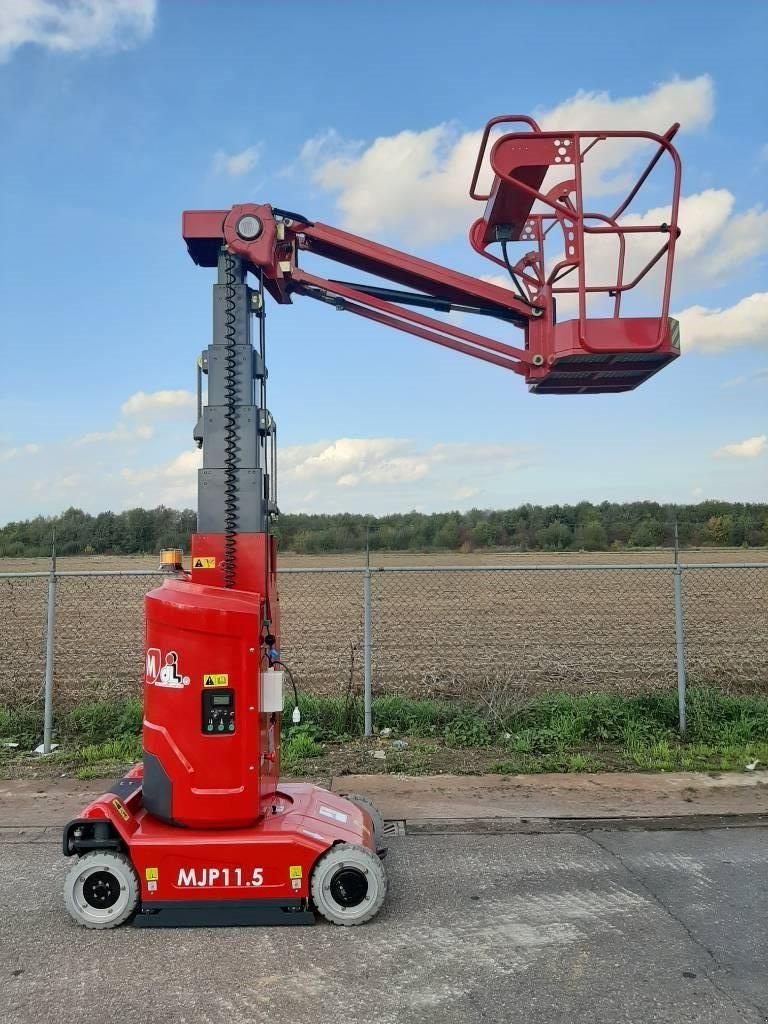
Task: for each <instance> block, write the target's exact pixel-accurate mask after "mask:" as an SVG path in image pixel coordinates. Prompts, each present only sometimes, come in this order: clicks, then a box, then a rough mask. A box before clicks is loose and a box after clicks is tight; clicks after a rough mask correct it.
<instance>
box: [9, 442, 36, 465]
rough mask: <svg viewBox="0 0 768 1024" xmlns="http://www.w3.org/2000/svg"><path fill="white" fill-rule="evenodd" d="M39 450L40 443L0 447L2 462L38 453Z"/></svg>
mask: <svg viewBox="0 0 768 1024" xmlns="http://www.w3.org/2000/svg"><path fill="white" fill-rule="evenodd" d="M39 451H40V445H39V444H21V445H17V446H16V447H15V448H3V449H0V462H10V461H11V459H19V458H22V457H23V456H25V455H37V453H38V452H39Z"/></svg>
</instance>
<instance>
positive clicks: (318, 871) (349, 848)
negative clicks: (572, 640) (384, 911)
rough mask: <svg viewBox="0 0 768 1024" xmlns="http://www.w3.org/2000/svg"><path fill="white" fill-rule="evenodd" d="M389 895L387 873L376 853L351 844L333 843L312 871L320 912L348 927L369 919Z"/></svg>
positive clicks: (323, 915)
mask: <svg viewBox="0 0 768 1024" xmlns="http://www.w3.org/2000/svg"><path fill="white" fill-rule="evenodd" d="M386 895H387V875H386V872H385V870H384V865H383V864H382V863H381V861H380V860H379V858H378V857H377V856H376V854H375V853H371V851H370V850H366V849H365V848H364V847H362V846H354V845H353V844H352V843H339V844H338V845H337V846H333V847H332V848H331V849H330V850H329V851H328V852H327V853H324V854H323V856H322V857H321V858H320V859H319V860H318V862H317V864H316V865H315V868H314V871H313V872H312V899H313V901H314V904H315V907H316V908H317V911H318V913H319V914H320V915H321V916H322V917H324V918H325V919H326V921H330V922H331V923H332V924H340V925H345V926H347V927H349V926H351V925H356V924H363V922H364V921H370V919H371V918H372V917H375V916H376V914H378V912H379V910H380V909H381V905H382V903H383V902H384V897H385V896H386Z"/></svg>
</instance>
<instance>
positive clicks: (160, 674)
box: [144, 647, 189, 690]
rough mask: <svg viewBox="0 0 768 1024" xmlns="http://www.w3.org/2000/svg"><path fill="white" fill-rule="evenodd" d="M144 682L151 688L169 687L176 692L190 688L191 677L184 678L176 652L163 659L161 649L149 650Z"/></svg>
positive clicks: (150, 648)
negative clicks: (186, 687) (183, 688)
mask: <svg viewBox="0 0 768 1024" xmlns="http://www.w3.org/2000/svg"><path fill="white" fill-rule="evenodd" d="M144 680H145V682H147V683H149V685H150V686H167V687H169V688H170V689H174V690H180V689H181V688H182V687H184V686H189V676H183V675H182V674H181V672H180V671H179V656H178V654H177V653H176V651H169V652H168V653H167V654H166V655H165V657H163V654H162V652H161V650H160V648H159V647H148V648H147V660H146V666H145V670H144Z"/></svg>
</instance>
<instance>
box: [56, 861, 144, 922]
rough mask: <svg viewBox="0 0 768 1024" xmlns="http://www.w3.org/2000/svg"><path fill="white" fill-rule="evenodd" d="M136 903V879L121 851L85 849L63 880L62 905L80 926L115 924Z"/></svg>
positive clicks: (137, 883) (126, 915)
mask: <svg viewBox="0 0 768 1024" xmlns="http://www.w3.org/2000/svg"><path fill="white" fill-rule="evenodd" d="M138 903H139V879H138V877H137V875H136V872H135V871H134V868H133V865H132V864H131V862H130V861H129V860H128V858H127V857H125V856H123V854H122V853H112V852H111V851H109V850H103V851H97V850H95V851H94V852H93V853H86V854H85V855H84V856H83V857H80V858H79V859H78V860H77V862H76V863H75V864H73V866H72V868H71V869H70V871H69V872H68V874H67V877H66V879H65V881H64V905H65V907H66V908H67V910H68V911H69V914H70V916H71V917H73V918H74V920H75V921H76V922H77V923H78V924H79V925H82V927H83V928H117V926H118V925H120V924H123V922H125V921H127V920H128V918H129V917H131V916H132V915H133V914H134V912H135V911H136V907H137V906H138Z"/></svg>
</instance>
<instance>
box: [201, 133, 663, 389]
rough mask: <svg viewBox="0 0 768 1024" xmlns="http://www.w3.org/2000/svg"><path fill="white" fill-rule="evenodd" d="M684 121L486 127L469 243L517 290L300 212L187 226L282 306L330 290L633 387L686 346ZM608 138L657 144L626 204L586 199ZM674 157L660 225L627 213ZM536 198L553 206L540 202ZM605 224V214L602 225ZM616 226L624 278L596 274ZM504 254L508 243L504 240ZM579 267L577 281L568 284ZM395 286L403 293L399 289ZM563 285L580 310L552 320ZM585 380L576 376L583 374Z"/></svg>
mask: <svg viewBox="0 0 768 1024" xmlns="http://www.w3.org/2000/svg"><path fill="white" fill-rule="evenodd" d="M505 123H522V124H525V125H526V126H527V127H528V129H529V130H528V131H524V132H507V133H505V134H502V135H501V136H500V137H499V138H498V139H497V140H496V141H495V142H494V144H493V146H492V147H491V150H490V156H489V157H488V160H489V163H490V168H491V171H492V172H493V182H492V186H491V189H490V191H489V192H487V193H482V192H480V191H479V190H478V179H479V176H480V172H481V169H482V167H483V164H484V161H485V160H486V154H487V151H488V146H489V141H490V139H491V135H492V133H493V132H494V130H495V129H497V128H498V126H499V125H501V124H505ZM678 127H679V126H678V125H677V124H674V125H672V127H671V128H670V129H669V130H668V131H667V132H666V133H664V134H663V135H659V134H656V133H654V132H646V131H621V132H620V131H599V132H586V131H576V132H557V131H542V130H541V128H540V127H539V126H538V124H537V123H536V122H535V121H534V120H533V119H532V118H529V117H526V116H523V115H502V116H500V117H496V118H493V119H492V120H491V121H489V122H488V124H487V125H486V127H485V131H484V133H483V137H482V141H481V145H480V151H479V153H478V157H477V162H476V165H475V169H474V173H473V176H472V181H471V184H470V190H469V193H470V196H471V197H472V198H473V199H476V200H479V201H483V202H485V203H486V208H485V213H484V215H483V217H481V218H480V219H479V220H477V221H476V222H475V223H474V224H473V225H472V228H471V229H470V233H469V239H470V244H471V246H472V248H473V249H474V250H475V251H476V252H478V253H479V254H480V255H482V256H484V257H485V258H487V259H489V260H491V261H492V262H493V263H494V264H495V265H497V266H499V267H503V268H504V269H505V270H509V271H510V277H511V278H513V277H514V278H516V284H517V285H518V286H519V291H518V293H517V294H515V292H514V291H512V290H511V289H508V288H505V287H501V286H499V285H497V284H493V283H491V282H488V281H483V280H480V279H477V278H474V277H471V276H469V275H467V274H462V273H459V272H458V271H455V270H451V269H449V268H447V267H443V266H440V265H439V264H435V263H430V262H429V261H427V260H423V259H420V258H419V257H416V256H413V255H411V254H409V253H404V252H401V251H399V250H397V249H392V248H389V247H388V246H384V245H381V244H379V243H377V242H373V241H370V240H369V239H365V238H362V237H360V236H358V235H354V234H352V233H350V232H347V231H342V230H340V229H339V228H335V227H331V226H329V225H327V224H321V223H313V222H311V221H309V220H308V219H306V218H304V217H301V216H299V215H296V214H291V213H285V212H283V211H278V210H273V208H272V207H271V206H269V205H266V204H252V203H247V204H242V205H238V206H234V207H233V208H232V209H231V210H206V211H200V210H193V211H187V212H186V213H184V216H183V224H182V233H183V235H184V238H185V239H186V242H187V246H188V248H189V251H190V254H191V256H192V258H193V259H194V260H195V262H196V263H198V264H200V265H202V266H215V263H216V258H217V254H218V251H219V249H220V247H221V246H222V245H225V246H227V247H228V248H229V249H230V250H231V251H232V252H233V253H235V254H237V255H238V256H241V257H242V258H243V259H244V260H245V261H246V263H247V265H248V266H249V267H250V269H252V270H253V271H254V272H256V273H260V274H263V275H264V281H265V286H266V288H267V289H268V290H269V291H270V293H271V295H272V296H273V298H274V299H275V300H276V301H277V302H279V303H290V302H291V301H292V296H293V295H294V294H301V295H308V296H310V297H313V298H318V299H322V300H323V301H326V302H329V303H331V304H332V305H334V306H335V307H336V308H337V309H341V310H345V311H347V312H350V313H354V314H356V315H357V316H362V317H365V318H366V319H369V320H373V321H375V322H377V323H380V324H383V325H384V326H387V327H394V328H396V329H398V330H401V331H405V332H407V333H409V334H412V335H415V336H416V337H419V338H422V339H424V340H426V341H431V342H433V343H436V344H438V345H442V346H444V347H446V348H449V349H453V350H454V351H457V352H460V353H462V354H464V355H471V356H473V357H474V358H477V359H481V360H483V361H485V362H489V363H493V364H494V365H497V366H501V367H503V368H505V369H509V370H512V371H513V372H514V373H517V374H520V375H522V376H524V377H525V379H526V381H527V382H528V384H529V386H530V387H531V390H535V391H565V392H570V393H594V392H601V391H621V390H629V389H630V388H633V387H636V386H637V385H638V384H639V383H641V382H642V381H643V380H645V379H646V378H647V377H649V376H650V375H651V374H652V373H655V372H656V371H657V370H658V369H660V368H661V366H663V365H665V364H666V363H667V362H670V361H671V360H672V359H674V358H676V356H677V355H678V354H679V349H678V340H677V329H676V324H675V323H674V322H673V321H670V319H669V308H670V297H671V288H672V273H673V266H674V255H675V244H676V241H677V237H678V235H679V226H678V213H679V203H680V185H681V165H680V157H679V155H678V153H677V151H676V149H675V148H674V146H673V145H672V139H673V138H674V136H675V134H676V132H677V130H678ZM610 140H625V141H629V142H645V143H652V144H655V145H656V147H657V148H656V151H655V153H654V155H653V156H652V157H651V159H650V161H649V162H648V164H647V166H646V167H645V169H644V170H643V172H642V173H641V175H640V177H639V178H638V180H637V182H636V184H635V185H634V186H633V187H632V189H631V190H630V192H629V194H628V195H627V197H626V198H625V199H624V201H623V202H622V203H621V204H620V205H619V206H618V207H617V208H616V209H615V210H613V211H612V212H611V213H602V212H599V211H590V210H588V209H586V208H585V197H584V181H583V172H582V165H583V163H584V161H585V158H587V156H588V154H589V153H590V152H592V151H593V150H594V149H595V147H596V146H597V145H598V144H599V143H601V142H606V141H610ZM664 156H667V157H668V158H669V159H670V160H671V163H672V198H671V204H670V213H669V218H668V220H667V221H666V222H664V223H661V224H653V225H648V224H632V223H627V222H626V221H625V220H622V218H623V217H624V215H625V214H626V211H627V210H628V208H629V207H630V205H631V203H632V202H633V200H634V199H635V198H636V196H637V195H638V193H639V191H640V189H641V188H642V187H643V185H644V184H645V183H646V181H647V180H648V178H649V176H650V175H651V173H652V172H653V171H654V169H655V168H656V166H657V165H658V164H659V162H660V160H661V159H662V157H664ZM551 168H555V169H558V168H563V169H566V168H567V169H569V170H571V169H572V171H573V175H572V177H571V176H569V177H568V179H567V180H564V181H559V182H558V183H557V184H556V185H554V186H553V187H551V188H550V189H549V190H548V191H542V185H543V182H544V179H545V176H546V174H547V172H548V171H549V170H550V169H551ZM535 204H538V206H539V207H541V208H542V210H539V209H538V208H537V209H536V212H534V206H535ZM245 216H251V217H256V218H258V220H259V222H260V223H261V225H262V230H261V233H260V234H259V236H258V237H257V238H255V239H250V240H249V239H245V238H242V237H241V236H240V235H239V234H238V229H237V228H238V224H239V222H240V221H241V219H242V218H243V217H245ZM594 222H597V223H594ZM555 226H559V227H560V229H561V232H560V235H561V236H562V245H563V256H562V258H561V259H559V260H558V262H557V264H556V265H555V266H554V267H553V268H552V270H551V271H550V273H549V274H546V273H545V245H546V242H547V240H548V237H549V236H550V234H551V232H552V229H553V228H554V227H555ZM648 234H661V235H662V236H663V239H662V241H661V242H660V245H659V248H658V251H656V252H655V253H654V255H653V256H652V257H651V258H650V259H649V260H648V261H647V263H646V265H645V266H643V267H642V268H641V269H640V270H639V271H638V272H637V274H636V275H635V276H634V277H633V278H632V280H629V281H627V280H625V266H626V256H627V248H628V241H629V240H630V239H631V238H632V237H633V236H639V235H648ZM560 235H558V236H557V237H558V238H559V237H560ZM590 236H594V237H597V236H610V237H614V238H616V240H617V243H618V259H617V269H616V275H615V277H614V278H613V279H612V280H611V281H609V282H599V283H590V282H589V280H588V267H587V263H588V258H587V256H588V254H587V252H586V250H585V239H587V238H588V237H590ZM496 242H502V243H506V242H530V243H531V244H532V245H533V246H534V247H535V248H533V249H532V250H531V251H529V252H528V253H526V254H525V255H524V256H523V257H522V259H520V260H518V261H517V263H516V264H515V265H514V266H511V265H510V264H508V263H507V262H506V260H502V259H501V258H500V257H498V256H496V255H494V254H493V253H490V252H488V247H489V246H490V245H492V244H495V243H496ZM301 253H308V254H312V255H316V256H320V257H323V258H325V259H329V260H332V261H333V262H335V263H339V264H343V265H345V266H348V267H352V268H354V269H355V270H358V271H361V272H363V273H365V274H370V275H374V276H376V277H380V278H384V279H386V280H387V281H389V282H393V283H394V284H396V285H399V286H402V287H403V288H405V289H409V290H411V291H414V292H416V293H417V295H418V296H419V297H421V298H423V297H429V298H431V299H434V300H435V301H436V302H439V303H444V304H448V305H449V306H450V305H453V306H458V307H460V308H467V309H469V310H470V311H471V310H473V309H474V310H475V311H482V312H485V313H490V314H491V315H494V314H495V315H498V316H499V317H500V318H501V319H504V320H506V321H510V322H512V323H513V324H514V325H515V326H517V327H519V328H521V329H522V331H523V334H524V343H523V345H522V346H516V345H510V344H508V343H506V342H502V341H498V340H496V339H493V338H488V337H486V336H484V335H481V334H478V333H476V332H474V331H470V330H468V329H466V328H465V327H462V326H459V325H455V324H451V323H447V322H445V321H443V320H438V319H436V318H435V317H432V316H426V315H424V314H423V313H419V312H416V311H414V310H412V309H408V308H406V306H407V298H404V297H403V295H404V293H399V301H393V299H392V297H390V296H387V295H384V296H382V295H376V294H371V292H370V291H366V290H365V286H362V285H355V284H351V283H348V282H339V281H334V280H331V279H329V278H327V277H323V276H320V275H318V274H316V273H312V272H309V271H307V270H305V269H303V267H301V266H300V262H299V256H300V254H301ZM505 255H506V250H505ZM662 260H664V281H663V286H662V296H661V303H660V308H659V309H658V312H657V313H656V314H655V315H654V316H651V317H625V316H622V298H623V296H624V295H625V294H626V293H627V292H628V291H630V290H631V289H633V288H635V287H636V286H637V285H638V284H639V283H640V282H641V281H643V280H644V279H645V278H646V277H647V275H648V274H649V272H650V271H651V270H652V269H653V267H655V266H656V265H657V264H658V263H659V262H660V261H662ZM574 271H575V272H576V282H575V284H571V283H565V284H564V283H563V281H564V280H565V279H566V278H567V277H568V276H569V275H572V274H573V272H574ZM393 294H395V295H397V294H398V293H393ZM598 294H603V295H608V296H610V297H611V298H613V300H614V301H613V314H612V316H610V317H601V318H590V317H589V315H588V299H589V297H590V296H594V295H598ZM558 295H575V296H576V297H577V301H578V318H577V320H576V321H565V322H564V323H559V324H558V323H556V321H555V315H554V314H555V300H556V298H557V296H558ZM577 379H578V380H580V383H579V384H578V385H577V386H572V382H573V381H574V380H577Z"/></svg>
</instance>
